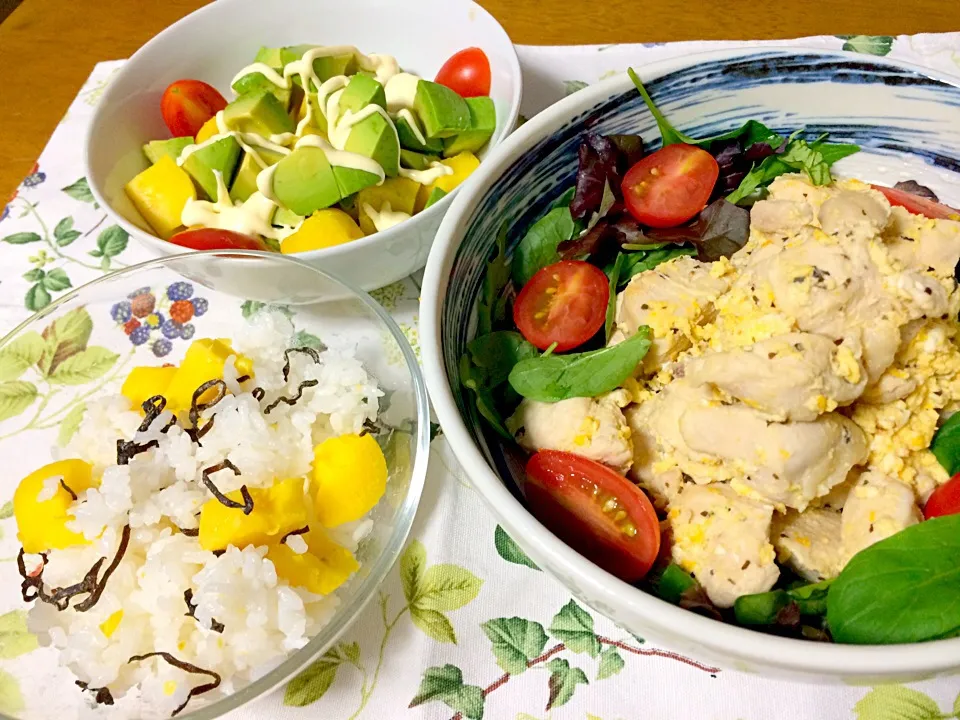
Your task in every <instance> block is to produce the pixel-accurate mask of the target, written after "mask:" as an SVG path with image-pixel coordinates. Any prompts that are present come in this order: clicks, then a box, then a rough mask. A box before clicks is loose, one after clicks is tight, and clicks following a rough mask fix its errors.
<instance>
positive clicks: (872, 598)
mask: <svg viewBox="0 0 960 720" xmlns="http://www.w3.org/2000/svg"><path fill="white" fill-rule="evenodd" d="M827 622H828V623H829V625H830V631H831V633H832V634H833V637H834V639H835V640H836V641H837V642H843V643H866V644H893V643H910V642H923V641H925V640H934V639H937V638H943V637H950V636H954V635H956V634H958V633H960V515H948V516H945V517H939V518H934V519H932V520H927V521H925V522H922V523H920V524H918V525H913V526H911V527H908V528H907V529H906V530H902V531H901V532H899V533H897V534H896V535H893V536H891V537H888V538H886V539H885V540H881V541H880V542H878V543H876V544H874V545H871V546H870V547H868V548H866V549H864V550H861V551H860V552H859V553H857V554H856V555H854V556H853V559H851V560H850V562H849V563H847V566H846V567H845V568H844V569H843V571H841V573H840V575H839V576H838V577H837V578H836V579H835V580H834V581H833V585H831V587H830V592H829V594H828V595H827Z"/></svg>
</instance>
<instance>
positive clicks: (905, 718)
mask: <svg viewBox="0 0 960 720" xmlns="http://www.w3.org/2000/svg"><path fill="white" fill-rule="evenodd" d="M753 44H754V45H759V44H767V45H791V44H795V45H804V46H807V47H822V48H834V49H841V48H842V49H843V50H846V51H848V52H853V53H866V54H871V55H889V56H891V57H897V58H902V59H905V60H908V61H911V62H913V63H916V64H919V65H924V66H927V67H930V68H934V69H936V70H938V71H941V72H946V73H953V74H957V75H960V33H952V34H938V35H917V36H901V37H876V36H863V35H856V36H843V37H817V38H805V39H802V40H795V41H783V42H779V41H778V42H773V43H753ZM736 45H743V43H702V42H691V43H673V44H656V43H653V44H642V45H607V46H589V47H525V46H521V47H519V48H518V51H519V54H520V61H521V65H522V66H523V70H524V89H525V93H524V101H523V107H522V109H521V112H522V113H523V115H524V116H527V117H529V116H531V115H533V114H535V113H536V112H538V111H539V110H541V109H542V108H544V107H546V106H547V105H549V104H550V103H553V102H555V101H556V100H558V99H560V98H561V97H562V96H564V95H565V94H569V93H572V92H576V91H577V90H579V89H580V88H582V87H583V86H585V85H587V84H589V83H592V82H596V81H597V80H600V79H603V78H605V77H607V76H609V75H612V74H614V73H617V72H620V71H622V70H624V69H625V68H626V67H627V65H629V64H632V65H642V64H644V63H646V62H650V61H653V60H659V59H663V58H667V57H673V56H680V55H687V54H689V53H691V52H697V51H702V50H706V49H712V48H716V47H731V46H736ZM121 64H122V61H116V62H106V63H102V64H100V65H98V66H97V67H96V69H95V70H94V72H93V74H92V75H91V76H90V79H89V80H88V82H87V84H86V85H85V86H84V88H83V89H82V90H81V92H80V94H79V95H78V96H77V98H76V100H75V101H74V103H73V104H72V105H71V106H70V109H69V110H68V112H67V114H66V115H65V116H64V118H63V121H62V122H61V124H60V126H59V127H58V128H57V130H56V132H55V133H54V135H53V137H52V138H51V139H50V142H49V144H48V145H47V147H46V149H45V150H44V152H43V154H42V155H41V156H40V159H39V161H38V163H37V165H36V166H35V167H34V168H33V170H32V172H31V173H30V174H29V175H28V176H27V177H26V178H25V179H24V181H23V183H22V184H21V185H20V187H19V188H18V190H17V192H16V193H15V194H14V196H13V198H11V199H10V201H9V203H8V204H7V206H6V207H5V208H4V209H3V211H2V214H0V331H2V332H6V331H8V330H10V329H12V328H13V327H14V326H15V325H16V324H17V323H19V322H20V321H21V320H23V319H25V318H27V317H28V316H29V315H30V313H31V312H32V311H35V310H39V309H41V308H43V307H44V306H46V305H47V304H48V303H50V302H51V301H52V300H54V299H56V298H57V297H58V296H60V295H61V294H63V293H64V292H67V291H68V290H69V289H70V288H72V287H76V286H78V285H80V284H82V283H85V282H87V281H89V280H92V279H93V278H95V277H97V276H99V275H100V274H102V273H104V272H109V271H111V270H116V269H118V268H122V267H124V266H126V265H130V264H133V263H135V262H138V261H140V260H144V259H147V257H148V256H147V253H146V252H145V251H144V250H143V249H141V248H140V247H138V246H137V244H136V243H135V242H130V239H129V238H128V237H127V234H126V232H124V231H123V230H122V229H121V228H120V227H118V226H116V225H113V224H112V223H111V222H110V220H109V219H108V218H107V216H106V215H105V213H104V211H103V209H102V208H100V207H98V206H97V204H96V203H95V202H94V199H93V196H92V195H91V194H90V190H89V188H88V187H87V183H86V180H85V179H84V178H83V166H82V140H81V139H82V138H83V135H84V131H85V126H86V123H87V122H88V120H89V117H90V115H91V113H92V109H93V107H94V106H95V105H96V103H97V100H98V98H99V97H100V95H101V94H102V92H103V89H104V87H105V86H106V85H107V84H108V83H109V82H110V78H111V77H112V76H113V74H114V73H115V72H116V71H117V70H118V69H119V68H120V66H121ZM418 286H419V283H418V282H417V281H416V279H415V278H411V279H408V280H406V281H402V282H398V283H395V284H393V285H390V286H388V287H385V288H382V289H380V290H378V291H376V292H375V293H373V294H374V296H375V297H376V299H377V300H378V301H379V302H381V303H382V304H383V305H384V307H386V308H387V309H388V310H389V311H390V312H391V313H392V314H393V315H394V317H395V318H396V319H397V321H398V322H399V323H400V326H401V327H402V328H403V331H404V333H405V334H406V336H407V338H408V340H409V341H410V343H411V344H412V345H413V347H414V349H415V350H417V351H418V352H419V341H418V335H417V319H418V317H417V313H418V300H417V297H418ZM171 301H175V299H174V298H171ZM181 305H183V303H181ZM184 309H185V306H184ZM193 310H196V307H195V305H194V306H191V311H193ZM190 314H192V312H191V313H190ZM171 317H172V316H171ZM173 319H174V320H176V318H173ZM181 319H183V318H181ZM187 319H189V318H187ZM156 325H157V327H151V326H150V325H149V323H148V324H147V325H141V326H140V329H138V328H134V327H133V326H132V325H131V331H130V335H131V341H132V342H133V343H134V344H142V343H151V345H150V347H151V349H152V350H153V352H154V354H156V355H157V356H158V357H162V356H163V355H164V354H166V352H169V346H170V344H169V342H166V341H165V340H164V334H165V333H164V328H163V325H162V322H161V321H158V322H157V323H156ZM4 385H5V383H0V414H2V415H3V417H4V419H7V418H11V417H15V416H17V414H18V406H17V404H16V403H14V404H13V405H10V404H9V403H5V401H4V397H3V396H4V389H5V388H4ZM25 409H26V408H25V407H24V408H20V409H19V412H23V411H24V410H25ZM27 414H28V413H24V416H25V417H24V422H27V419H26V415H27ZM8 517H9V509H8V508H4V509H3V510H0V520H2V521H3V522H12V521H10V520H6V519H5V518H8ZM24 633H25V630H24V629H23V628H22V621H19V620H18V617H16V616H11V615H10V614H8V615H5V616H2V617H0V710H9V711H14V712H15V711H16V710H17V708H18V707H19V706H20V705H22V696H21V692H20V688H19V687H18V686H17V683H16V680H15V679H14V678H13V676H12V675H10V674H9V673H7V672H6V671H5V670H3V665H4V663H13V662H16V661H15V660H14V659H13V658H15V657H17V656H18V655H20V654H22V653H23V652H26V651H28V650H31V649H32V648H33V647H34V646H35V642H31V641H32V638H29V636H25V634H24ZM234 717H236V718H251V719H252V718H257V717H272V718H283V719H286V718H290V719H296V718H324V719H325V720H347V719H348V718H349V719H351V720H352V719H354V718H367V719H368V720H380V719H382V718H390V719H393V718H410V719H411V720H415V719H419V718H430V719H436V720H447V719H448V718H450V719H451V720H453V719H459V718H471V719H479V718H481V717H486V718H496V719H498V720H499V719H501V718H509V719H510V720H540V719H544V718H550V719H551V720H561V719H562V718H577V719H578V720H601V719H603V720H614V719H617V718H620V719H624V720H626V719H630V720H632V719H635V718H637V719H638V718H657V719H658V720H671V719H674V718H676V719H677V720H708V719H709V720H714V719H715V720H737V719H740V720H770V719H772V718H777V720H831V719H833V718H837V719H839V718H857V719H858V720H933V719H934V718H960V680H958V679H956V678H955V679H943V680H935V681H929V682H925V683H919V684H915V685H912V686H910V687H904V686H897V685H893V686H884V687H843V686H835V687H817V686H812V685H800V684H792V683H788V682H781V681H774V680H766V679H762V678H759V677H755V676H749V675H744V674H740V673H737V672H732V671H727V670H724V671H721V670H720V669H718V668H716V667H712V666H710V665H707V664H704V663H702V662H699V661H698V660H697V659H695V658H687V657H683V656H680V655H678V654H676V653H673V652H671V651H670V650H669V649H668V648H662V647H655V646H653V645H651V644H649V643H647V642H646V641H645V640H644V638H642V637H637V636H634V635H631V634H629V633H627V632H624V631H623V630H621V629H620V628H618V627H616V626H615V625H614V624H613V623H611V622H610V621H609V620H607V619H605V618H603V617H601V616H600V615H598V614H596V613H594V612H591V611H590V610H589V609H587V608H584V607H582V606H580V605H579V604H578V603H576V602H574V601H573V600H571V599H570V597H569V596H568V594H567V593H566V592H564V589H563V588H562V587H561V586H560V585H559V584H557V583H556V582H554V581H553V580H552V579H551V578H549V577H547V576H546V575H545V574H544V573H542V572H541V571H540V570H539V569H538V568H537V567H536V566H535V565H534V564H533V562H532V561H531V560H530V559H529V558H527V557H526V556H525V555H524V554H523V552H522V551H521V550H520V548H519V547H518V546H517V545H516V544H515V543H514V542H513V540H511V538H510V537H508V536H507V534H506V533H505V532H504V531H503V530H502V529H501V528H500V527H499V526H498V525H497V523H496V520H495V519H494V518H493V517H492V516H491V515H490V514H489V513H488V512H487V509H486V507H485V505H484V504H483V502H482V500H481V498H480V497H479V495H478V494H477V493H476V491H474V490H473V489H472V488H471V487H470V483H469V481H468V480H467V478H466V475H465V474H464V472H463V470H462V469H461V468H460V467H459V465H458V464H457V461H456V459H455V458H454V457H453V455H452V453H451V452H450V449H449V448H448V446H447V444H446V442H445V441H444V439H443V437H442V436H440V437H438V438H437V439H436V440H434V442H433V445H432V450H431V458H430V469H429V474H428V480H427V486H426V491H425V494H424V497H423V502H422V504H421V506H420V511H419V514H418V516H417V520H416V523H415V525H414V528H413V532H412V534H411V538H410V541H409V543H408V545H407V547H406V550H405V552H404V554H403V556H402V559H401V561H400V563H399V564H398V566H397V567H396V568H394V570H393V571H392V572H391V574H390V576H389V579H388V581H387V582H386V584H385V585H384V586H383V587H382V589H381V591H380V593H379V597H378V598H377V599H376V600H375V601H374V602H372V603H371V604H370V606H369V607H368V609H367V611H366V612H365V613H364V615H363V616H362V618H361V619H360V620H359V622H357V624H356V625H355V626H354V627H352V628H351V629H350V631H349V632H348V633H347V634H346V637H344V638H343V641H342V642H341V643H339V644H338V645H337V647H336V648H334V649H332V650H331V651H330V652H328V653H327V654H326V655H325V656H323V657H322V658H320V659H318V660H317V661H316V662H315V663H314V664H313V665H312V666H311V667H310V668H309V669H308V670H306V671H305V672H304V673H302V674H301V675H300V676H299V677H297V678H296V679H294V680H293V681H292V682H290V683H289V684H288V685H287V686H286V688H285V690H283V691H278V692H275V693H274V694H272V695H270V696H268V697H265V698H263V699H261V700H260V701H258V702H256V703H254V704H253V705H250V706H248V707H246V708H244V709H242V710H240V711H238V712H236V713H235V715H234Z"/></svg>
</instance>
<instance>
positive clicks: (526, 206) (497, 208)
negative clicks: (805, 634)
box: [420, 48, 960, 683]
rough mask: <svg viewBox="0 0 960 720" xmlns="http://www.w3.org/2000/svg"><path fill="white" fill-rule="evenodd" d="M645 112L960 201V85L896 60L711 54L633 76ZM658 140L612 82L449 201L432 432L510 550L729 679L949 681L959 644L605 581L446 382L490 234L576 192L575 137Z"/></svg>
mask: <svg viewBox="0 0 960 720" xmlns="http://www.w3.org/2000/svg"><path fill="white" fill-rule="evenodd" d="M636 69H637V71H638V73H639V75H640V77H641V79H642V80H643V82H644V84H645V85H646V87H647V88H648V90H649V91H650V94H651V95H652V96H653V99H654V100H655V102H656V103H657V104H658V105H659V106H660V108H661V109H662V110H663V111H664V113H665V114H666V115H667V117H669V118H670V119H671V121H672V122H673V123H674V124H675V125H676V126H677V127H678V128H680V129H682V130H683V131H684V132H687V133H688V134H690V135H693V136H694V137H705V136H708V135H712V134H715V133H720V132H724V131H727V130H730V129H733V128H735V127H739V126H740V125H741V124H742V123H743V122H744V121H746V120H748V119H751V118H755V119H758V120H761V121H763V122H764V123H766V124H767V125H769V126H770V127H773V128H775V129H777V130H778V131H781V132H782V133H784V134H789V133H790V132H792V131H793V130H796V129H797V128H800V127H807V128H808V129H809V130H810V131H818V132H819V131H829V132H830V133H831V139H832V140H835V141H837V142H854V143H857V144H858V145H860V146H861V148H862V152H860V153H858V154H857V155H854V156H852V157H850V158H847V159H845V160H843V161H841V163H839V164H838V165H837V166H836V168H835V170H836V174H837V175H841V176H855V177H859V178H862V179H864V180H868V181H872V182H877V183H880V184H884V185H893V184H894V183H896V182H897V181H899V180H906V179H911V178H912V179H915V180H917V181H919V182H921V183H923V184H924V185H928V186H930V187H931V188H933V189H934V190H935V191H936V192H937V193H938V194H939V195H940V198H941V199H942V200H944V201H945V202H947V203H952V204H957V203H960V80H958V79H953V78H948V77H941V76H936V75H932V74H931V73H930V72H928V71H926V70H924V69H922V68H919V67H914V66H910V65H906V64H900V63H895V62H891V61H887V60H883V61H881V60H874V59H865V58H863V57H857V56H853V55H847V54H841V53H829V52H821V51H814V50H807V49H803V48H795V49H777V50H768V51H762V52H757V51H752V52H751V51H747V50H725V51H719V52H712V53H705V54H701V55H694V56H689V57H685V58H680V59H675V60H668V61H665V62H660V63H656V64H652V65H648V66H646V67H638V68H636ZM587 130H592V131H594V132H598V133H600V134H612V133H640V134H641V135H643V136H644V137H645V138H647V139H648V140H653V139H655V138H657V137H658V136H659V134H658V132H657V130H656V125H655V123H654V121H653V118H652V116H651V115H650V114H649V113H648V111H647V109H646V107H645V106H644V104H643V101H642V100H641V98H640V96H639V94H638V93H637V92H636V90H635V89H634V88H633V85H632V84H631V83H630V81H629V79H628V78H627V77H626V75H621V76H618V77H614V78H611V79H609V80H607V81H605V82H602V83H600V84H598V85H594V86H591V87H589V88H587V89H585V90H581V91H580V92H577V93H575V94H574V95H572V96H570V97H568V98H566V99H565V100H563V101H562V102H560V103H557V104H556V105H554V106H552V107H550V108H548V109H547V110H545V111H544V112H542V113H540V114H539V115H537V116H536V117H534V118H533V119H532V120H531V121H530V122H528V123H526V124H525V125H524V126H523V127H521V128H520V129H519V130H518V131H517V132H516V133H514V134H513V135H512V136H511V137H510V138H508V139H507V141H506V142H505V143H504V144H503V145H501V146H500V147H498V148H497V150H496V151H495V152H493V153H492V154H491V155H490V157H489V158H488V159H487V161H486V162H485V163H484V164H483V165H482V166H481V168H480V170H479V171H478V172H477V174H476V176H475V178H474V179H473V182H471V183H470V185H469V186H468V187H467V186H465V187H464V188H463V191H462V192H461V194H460V196H459V197H458V198H457V199H456V201H455V202H454V204H453V205H452V207H451V209H450V211H449V213H448V214H447V216H446V218H445V220H444V221H443V224H442V225H441V227H440V231H439V234H438V236H437V239H436V242H435V243H434V246H433V249H432V251H431V253H430V259H429V261H428V263H427V270H426V276H425V277H424V284H423V291H422V298H423V302H422V314H421V327H420V342H421V348H422V351H423V360H424V367H425V373H426V376H427V385H428V387H429V390H430V394H431V397H432V399H433V404H434V407H435V409H436V411H437V415H438V416H439V419H440V422H441V424H442V425H443V429H444V432H445V434H446V436H447V439H448V441H449V442H450V444H451V447H452V448H453V450H454V452H455V453H456V455H457V457H458V458H459V459H460V461H461V463H462V464H463V466H464V468H465V469H466V471H467V473H468V474H469V476H470V478H471V480H472V482H473V484H474V486H475V487H476V488H477V490H479V491H480V492H481V493H482V494H483V496H484V497H485V499H486V501H487V502H488V504H489V505H490V508H491V510H492V511H493V513H494V514H495V515H496V516H497V518H498V519H499V521H500V523H501V524H502V525H503V526H504V528H505V529H506V530H507V531H508V532H509V533H510V535H511V536H512V537H513V538H514V539H515V540H516V541H517V542H518V543H519V545H520V546H521V547H522V548H523V549H524V550H525V551H526V552H527V553H528V554H529V555H530V556H531V557H532V558H533V559H534V560H535V561H536V562H537V563H538V564H539V565H540V566H541V567H542V568H544V569H545V570H547V571H548V572H550V573H551V574H552V575H553V576H554V577H556V578H557V579H558V580H559V581H560V582H561V583H563V584H564V585H565V586H566V587H567V588H568V589H569V590H570V592H571V593H573V594H574V595H575V596H576V597H577V598H578V599H580V600H581V601H583V602H584V603H586V604H587V605H590V606H591V607H593V608H594V609H596V610H597V611H599V612H602V613H603V614H605V615H607V616H608V617H610V618H611V619H613V620H614V621H615V622H617V623H618V624H620V625H621V626H623V627H624V628H626V629H628V630H631V631H634V632H637V633H640V634H643V635H644V636H645V637H651V638H657V639H659V640H660V641H662V642H664V643H665V644H667V645H669V646H671V647H673V648H675V649H677V650H680V651H682V652H686V653H688V654H691V655H695V656H699V657H701V658H703V659H705V660H709V661H711V662H715V663H718V664H720V665H723V666H726V667H729V668H731V669H739V670H746V671H750V672H756V673H762V674H773V675H787V676H792V677H793V678H794V679H803V680H808V681H814V682H838V681H843V682H855V683H865V682H871V683H873V682H883V681H905V680H917V679H920V678H926V677H931V676H935V675H938V674H955V673H958V672H960V638H955V639H950V640H938V641H934V642H927V643H922V644H912V645H897V646H852V645H831V644H823V643H815V642H808V641H803V640H794V639H787V638H781V637H775V636H772V635H766V634H762V633H758V632H753V631H750V630H746V629H744V628H741V627H737V626H734V625H725V624H723V623H720V622H717V621H714V620H710V619H708V618H705V617H702V616H700V615H696V614H694V613H691V612H688V611H685V610H681V609H679V608H677V607H675V606H673V605H670V604H668V603H666V602H663V601H661V600H659V599H657V598H655V597H653V596H652V595H648V594H647V593H645V592H643V591H642V590H639V589H637V588H635V587H633V586H631V585H628V584H626V583H624V582H621V581H620V580H618V579H616V578H615V577H613V576H612V575H609V574H608V573H606V572H604V571H603V570H601V569H600V568H598V567H597V566H595V565H593V564H592V563H591V562H589V561H588V560H586V559H584V558H583V557H582V556H580V555H579V554H578V553H576V552H575V551H574V550H572V549H570V548H569V547H567V546H566V545H565V544H564V543H563V542H561V541H560V540H559V539H557V538H556V537H555V536H554V535H553V534H551V533H550V532H549V531H548V530H546V529H545V528H544V527H543V526H542V525H540V523H538V522H537V520H536V519H534V517H533V516H532V515H530V513H528V512H527V510H526V509H525V508H524V506H523V504H522V502H521V500H520V497H521V495H520V492H519V490H518V488H519V486H520V479H521V478H522V476H523V462H524V460H525V457H524V456H522V455H521V454H519V453H517V452H516V451H515V450H513V449H511V448H507V447H505V446H504V444H502V442H501V441H500V440H498V439H497V438H496V437H495V436H494V435H493V434H492V433H488V432H486V430H485V429H484V427H483V425H482V424H481V421H480V419H479V418H478V417H477V415H476V413H475V412H474V411H473V409H472V408H471V404H470V402H469V398H468V397H467V396H466V394H465V392H464V391H463V390H462V389H461V387H460V384H459V382H458V380H457V361H458V359H459V358H460V356H461V354H462V353H463V352H464V350H465V347H466V344H467V342H468V341H469V340H470V339H471V338H472V337H473V336H474V334H475V317H476V316H475V312H474V308H475V304H476V300H477V298H478V296H479V293H480V286H481V281H482V278H483V275H484V272H485V269H486V266H487V261H488V259H489V258H490V257H492V255H493V251H494V245H495V238H496V236H497V230H498V228H499V227H500V226H501V225H502V224H503V223H504V222H505V223H506V224H507V226H508V227H510V228H513V230H514V232H513V234H512V235H511V236H510V237H509V244H510V246H511V247H512V246H514V245H516V243H517V242H518V241H519V239H520V236H519V233H520V232H522V230H523V229H524V228H526V227H527V226H528V225H529V224H530V222H531V221H532V220H534V219H536V218H537V217H539V216H540V215H541V214H542V213H543V212H544V211H545V210H546V208H547V207H548V206H549V205H550V203H551V202H553V201H554V200H555V199H556V198H557V197H559V195H560V194H562V192H563V191H564V190H565V189H567V188H568V187H570V186H571V185H572V184H573V182H574V177H575V174H576V169H577V147H578V145H579V142H580V139H581V137H582V135H583V133H584V132H585V131H587Z"/></svg>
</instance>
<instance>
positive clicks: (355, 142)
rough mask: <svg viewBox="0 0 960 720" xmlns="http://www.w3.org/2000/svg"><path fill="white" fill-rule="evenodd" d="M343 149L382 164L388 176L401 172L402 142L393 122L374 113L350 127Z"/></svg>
mask: <svg viewBox="0 0 960 720" xmlns="http://www.w3.org/2000/svg"><path fill="white" fill-rule="evenodd" d="M343 149H344V150H346V151H348V152H355V153H357V154H358V155H363V156H364V157H368V158H370V159H371V160H373V161H375V162H377V163H379V164H380V166H381V167H382V168H383V171H384V172H385V173H386V174H387V177H394V176H396V175H397V173H399V172H400V143H399V142H398V140H397V133H396V131H395V130H394V128H393V123H391V122H390V121H389V120H388V119H386V118H385V117H384V116H383V115H381V114H380V113H374V114H373V115H370V116H368V117H365V118H364V119H363V120H361V121H360V122H358V123H357V124H356V125H354V126H353V127H352V128H351V129H350V134H349V135H348V136H347V142H346V143H344V146H343Z"/></svg>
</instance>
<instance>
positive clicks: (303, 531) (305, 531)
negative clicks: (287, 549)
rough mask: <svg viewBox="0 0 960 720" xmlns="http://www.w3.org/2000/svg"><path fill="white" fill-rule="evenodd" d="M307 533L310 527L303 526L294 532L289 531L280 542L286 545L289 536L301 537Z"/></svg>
mask: <svg viewBox="0 0 960 720" xmlns="http://www.w3.org/2000/svg"><path fill="white" fill-rule="evenodd" d="M308 532H310V526H309V525H304V526H303V527H302V528H297V529H296V530H291V531H290V532H288V533H287V534H286V535H284V536H283V537H282V538H280V542H282V543H286V542H287V538H288V537H290V536H291V535H303V534H305V533H308Z"/></svg>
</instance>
